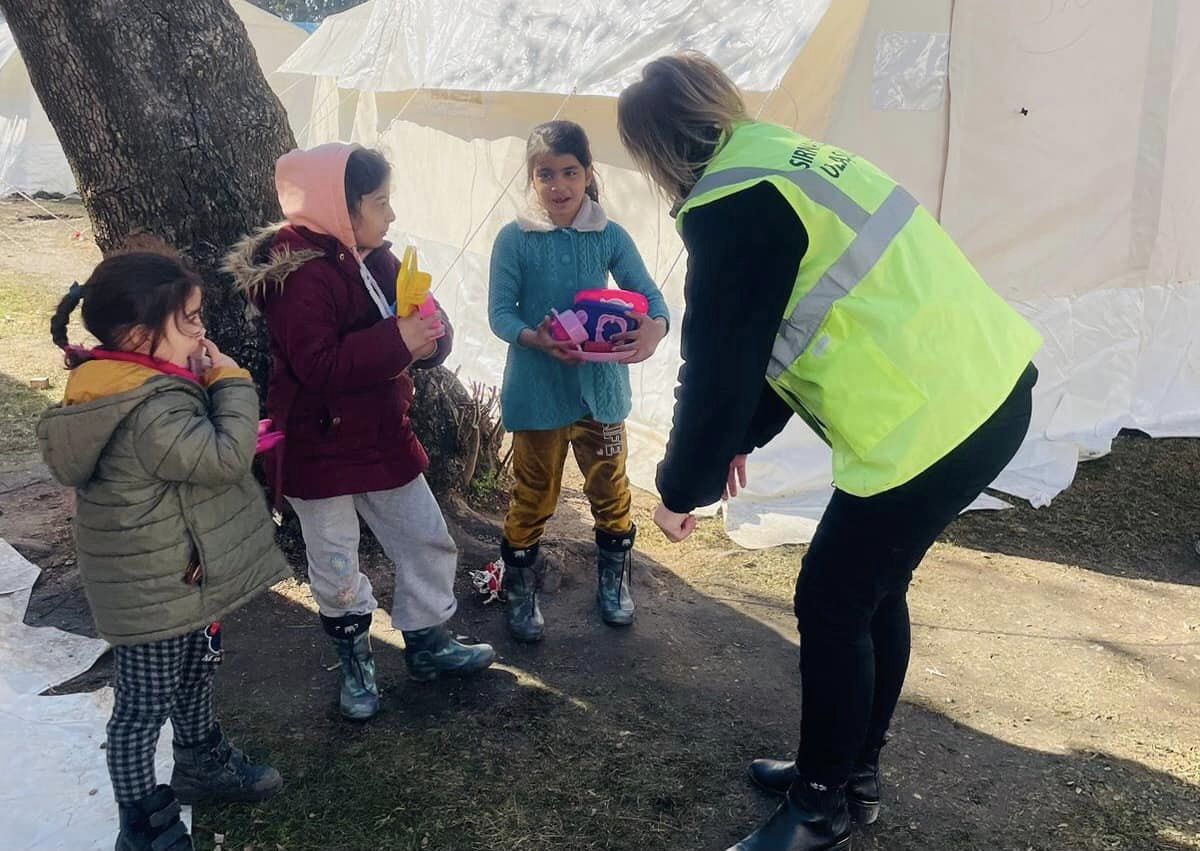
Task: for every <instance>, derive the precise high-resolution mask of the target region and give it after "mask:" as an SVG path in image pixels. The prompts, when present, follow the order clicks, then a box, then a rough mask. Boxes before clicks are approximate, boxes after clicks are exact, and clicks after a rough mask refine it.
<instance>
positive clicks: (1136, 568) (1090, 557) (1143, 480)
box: [942, 434, 1200, 585]
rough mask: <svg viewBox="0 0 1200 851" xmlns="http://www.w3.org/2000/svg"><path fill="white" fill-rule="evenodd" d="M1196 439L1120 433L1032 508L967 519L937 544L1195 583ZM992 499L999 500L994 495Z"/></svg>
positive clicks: (1199, 480) (1199, 505)
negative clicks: (1046, 501)
mask: <svg viewBox="0 0 1200 851" xmlns="http://www.w3.org/2000/svg"><path fill="white" fill-rule="evenodd" d="M1198 493H1200V440H1183V439H1162V440H1153V441H1152V440H1150V439H1149V438H1147V437H1144V436H1137V435H1133V434H1126V435H1122V436H1120V437H1118V438H1117V439H1116V440H1115V441H1114V442H1113V448H1112V452H1111V453H1110V454H1109V455H1107V456H1105V457H1103V458H1099V459H1097V460H1095V461H1088V462H1087V463H1083V464H1080V465H1079V470H1078V473H1077V475H1076V477H1075V481H1074V482H1073V483H1072V484H1071V487H1070V488H1068V489H1067V490H1066V491H1064V492H1063V493H1062V494H1060V495H1059V496H1058V497H1057V498H1056V499H1055V500H1054V502H1053V503H1052V504H1051V505H1050V506H1048V507H1046V508H1041V509H1033V508H1031V507H1030V506H1029V505H1028V504H1027V503H1025V502H1023V501H1019V500H1013V499H1012V498H1011V497H1009V498H1007V500H1008V501H1009V502H1012V503H1013V505H1014V507H1013V508H1012V509H1010V510H1007V511H1001V512H972V513H970V514H967V515H964V516H963V517H961V518H959V519H958V520H957V521H956V522H955V523H954V524H953V525H952V526H951V527H950V528H949V529H948V530H947V531H946V532H945V534H944V535H943V536H942V540H944V541H946V542H948V543H951V544H956V545H958V546H962V547H968V548H970V549H974V550H979V551H982V552H996V553H1004V554H1006V555H1013V556H1021V557H1024V558H1031V559H1038V560H1040V561H1051V562H1056V563H1058V564H1067V565H1076V566H1079V567H1083V568H1086V569H1088V570H1094V571H1096V572H1098V573H1104V574H1107V575H1110V576H1121V577H1128V578H1134V579H1151V580H1155V581H1158V582H1173V583H1178V584H1183V585H1200V555H1198V554H1197V552H1196V549H1195V546H1194V537H1195V535H1196V534H1197V533H1200V497H1198ZM1000 496H1002V497H1003V496H1004V495H1003V494H1000Z"/></svg>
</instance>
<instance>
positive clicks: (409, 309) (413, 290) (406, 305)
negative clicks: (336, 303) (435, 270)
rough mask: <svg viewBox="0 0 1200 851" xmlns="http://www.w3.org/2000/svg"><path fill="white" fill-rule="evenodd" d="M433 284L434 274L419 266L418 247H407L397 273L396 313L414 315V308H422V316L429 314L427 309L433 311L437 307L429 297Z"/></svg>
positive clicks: (398, 314)
mask: <svg viewBox="0 0 1200 851" xmlns="http://www.w3.org/2000/svg"><path fill="white" fill-rule="evenodd" d="M432 284H433V275H430V274H429V273H428V272H422V271H421V270H420V269H419V268H417V249H415V248H413V247H412V246H411V245H410V246H408V247H407V248H405V249H404V258H403V259H402V260H401V261H400V271H399V272H398V273H397V274H396V315H397V316H412V313H413V311H414V310H420V311H421V315H422V316H425V315H427V311H428V312H429V313H432V312H433V310H434V309H435V308H434V306H433V300H432V299H431V298H430V297H429V288H430V286H431V285H432ZM427 305H428V307H427Z"/></svg>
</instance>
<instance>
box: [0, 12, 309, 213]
mask: <svg viewBox="0 0 1200 851" xmlns="http://www.w3.org/2000/svg"><path fill="white" fill-rule="evenodd" d="M231 5H232V6H233V9H234V11H235V12H236V13H237V14H238V17H240V18H241V19H242V23H243V24H245V26H246V31H247V33H248V34H249V36H250V43H251V44H253V45H254V50H255V52H256V53H257V55H258V61H259V64H260V65H261V66H262V68H263V72H264V73H265V74H266V75H267V82H268V83H269V84H270V86H271V88H272V90H273V91H274V92H275V93H276V95H277V96H278V97H279V99H280V101H281V102H282V103H283V106H284V109H286V110H287V113H288V116H289V119H290V120H291V121H292V125H293V128H295V129H300V127H302V126H303V125H304V124H306V123H307V121H308V116H309V114H310V113H311V111H312V104H313V89H314V84H313V81H312V80H311V79H308V78H305V77H290V76H285V75H282V74H277V73H275V69H276V68H277V67H278V66H279V65H280V63H282V62H283V61H284V60H285V59H287V57H288V56H290V55H291V54H292V53H293V52H295V50H296V49H297V48H298V47H299V46H300V45H301V44H302V43H303V41H304V39H305V38H307V33H306V32H305V31H304V30H302V29H301V28H300V27H297V26H295V25H293V24H289V23H288V22H287V21H284V20H282V19H280V18H277V17H275V16H274V15H272V14H270V13H269V12H264V11H263V10H261V9H259V8H257V7H255V6H253V5H251V4H250V3H248V2H246V0H231ZM297 122H299V126H297ZM13 190H20V191H22V192H38V191H43V192H57V193H60V194H63V195H66V194H69V193H72V192H74V191H75V176H74V175H73V174H72V173H71V167H70V165H69V164H68V163H67V158H66V156H65V155H64V154H63V151H62V146H61V145H60V144H59V142H58V136H57V134H56V133H55V132H54V127H53V126H52V125H51V124H50V119H49V118H47V117H46V113H45V110H43V109H42V106H41V104H40V103H39V102H38V98H37V94H36V93H35V92H34V90H33V84H32V82H30V79H29V72H28V71H27V70H26V68H25V63H24V61H23V60H22V59H21V56H20V54H19V53H18V52H17V45H16V42H15V41H14V40H13V37H12V33H11V31H10V30H9V28H8V25H7V24H4V23H2V22H0V192H3V193H7V192H11V191H13Z"/></svg>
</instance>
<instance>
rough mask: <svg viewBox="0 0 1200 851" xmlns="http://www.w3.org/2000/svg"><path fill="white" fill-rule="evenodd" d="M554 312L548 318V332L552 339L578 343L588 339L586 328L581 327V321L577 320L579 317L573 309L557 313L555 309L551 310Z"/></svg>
mask: <svg viewBox="0 0 1200 851" xmlns="http://www.w3.org/2000/svg"><path fill="white" fill-rule="evenodd" d="M550 312H551V313H552V314H554V316H553V318H552V319H551V320H550V334H551V336H553V337H554V339H556V340H558V341H559V342H563V343H568V342H569V343H574V344H575V345H577V346H578V345H579V344H581V343H583V342H585V341H586V340H587V339H588V332H587V328H584V327H583V323H582V322H580V321H579V317H578V316H577V315H576V314H575V311H573V310H568V311H565V312H563V313H559V312H558V311H557V310H551V311H550Z"/></svg>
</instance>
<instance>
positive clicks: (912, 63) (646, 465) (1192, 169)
mask: <svg viewBox="0 0 1200 851" xmlns="http://www.w3.org/2000/svg"><path fill="white" fill-rule="evenodd" d="M551 5H553V6H555V7H557V11H556V10H554V9H551V8H550V6H551ZM594 6H595V4H593V3H590V2H581V3H577V4H574V5H572V6H571V8H570V10H569V11H563V7H562V4H551V3H549V0H547V2H544V3H534V4H533V5H531V6H528V7H525V6H522V7H521V10H520V11H519V12H517V11H513V9H512V6H511V4H509V3H506V2H503V0H479V1H478V2H475V3H471V4H442V3H436V2H434V0H371V2H369V3H367V4H365V5H364V6H361V7H359V8H356V9H355V10H353V11H351V12H349V13H346V14H344V15H339V16H335V17H334V18H331V19H329V20H328V21H326V23H325V24H323V25H322V27H321V29H319V30H318V31H317V33H316V34H315V35H314V36H313V37H312V39H311V40H310V41H309V42H308V43H306V44H305V46H304V47H303V48H302V49H301V50H300V51H299V52H297V53H296V54H294V55H293V56H292V57H291V59H289V60H288V62H287V63H286V64H285V68H286V69H287V70H289V71H291V72H294V73H307V74H310V75H312V76H313V77H314V78H315V79H316V81H317V83H316V85H317V93H316V95H315V96H314V99H313V104H314V114H313V118H312V128H313V131H312V134H311V135H310V138H309V142H310V143H315V142H317V141H327V140H331V139H344V140H353V141H359V142H363V143H366V144H373V145H378V146H379V147H381V148H382V149H383V150H384V151H385V153H387V154H388V155H389V157H390V158H391V160H392V162H393V163H394V165H395V182H394V197H395V198H396V207H397V214H398V219H397V221H396V224H395V227H394V231H393V236H394V238H396V239H397V241H401V242H403V241H407V242H411V243H413V244H416V245H417V246H418V247H419V248H420V249H421V252H422V258H423V260H424V261H425V262H426V263H428V265H429V267H430V269H431V271H433V272H434V273H435V277H436V281H437V284H436V285H437V286H438V290H437V294H438V297H439V298H440V299H441V300H442V301H443V302H444V303H445V304H446V306H447V308H448V309H449V310H450V312H451V316H452V318H453V319H454V321H455V324H456V328H457V329H458V336H457V346H458V349H457V352H456V354H455V357H454V360H453V361H452V362H451V365H458V366H460V367H461V369H462V375H463V377H464V378H467V379H472V380H478V381H484V382H489V383H497V382H498V381H499V380H500V376H501V374H502V367H503V360H504V346H503V344H501V343H500V342H499V341H498V340H496V339H495V338H494V337H493V336H492V335H491V333H490V331H489V330H488V326H487V317H486V302H487V265H488V257H489V254H490V250H491V243H492V240H493V238H494V236H495V234H496V232H497V231H498V230H499V228H500V227H502V226H503V225H504V224H505V223H506V222H507V221H509V220H510V219H511V218H512V217H513V215H514V213H515V212H516V210H517V209H518V207H519V206H520V205H521V204H522V203H523V195H524V185H525V178H524V173H523V168H522V167H523V163H522V154H523V140H524V137H525V136H526V135H527V133H528V131H529V129H530V128H531V127H532V126H533V125H534V124H536V123H538V122H540V121H544V120H547V119H549V118H551V117H553V116H555V115H556V114H557V115H560V116H561V117H564V118H570V119H573V120H576V121H579V122H580V123H581V124H583V125H584V126H585V127H586V128H587V130H588V131H589V134H590V135H591V137H592V142H593V151H594V153H595V156H596V159H597V168H598V171H599V172H600V176H601V184H602V191H603V193H604V196H605V204H606V206H607V207H608V208H609V211H610V214H611V216H612V218H613V219H615V220H616V221H618V222H620V223H621V224H623V225H624V226H625V227H626V228H627V229H629V230H630V232H631V233H632V234H633V236H634V238H635V240H636V241H637V244H638V246H639V248H640V249H641V252H642V255H643V257H644V258H645V259H646V262H647V265H648V266H649V268H650V270H651V272H652V273H653V274H654V275H655V276H656V278H657V279H658V280H659V281H660V283H661V284H662V286H663V288H664V292H665V294H666V296H667V300H668V302H669V303H670V304H671V306H672V309H673V311H674V315H675V319H676V322H677V323H678V320H679V318H680V317H681V315H682V309H683V304H682V280H683V267H684V265H685V264H684V262H682V261H680V260H679V257H680V248H681V246H680V242H679V239H678V237H677V236H676V235H675V232H674V228H673V223H672V221H671V220H670V219H669V218H668V217H667V216H666V213H665V210H664V209H663V206H662V204H661V203H660V202H659V201H658V200H657V199H656V198H655V196H654V195H653V193H652V192H651V191H650V190H649V188H648V187H647V185H646V183H645V181H644V180H642V179H641V178H640V176H638V175H637V174H636V173H635V172H634V171H633V170H632V166H631V163H630V162H629V160H628V157H627V156H626V154H625V152H624V151H623V150H622V148H621V146H620V144H619V142H618V139H617V135H616V109H615V98H614V97H613V95H614V94H616V93H617V92H619V90H620V89H621V87H622V86H623V85H624V84H625V83H627V82H628V81H629V80H630V79H631V78H632V77H633V76H635V75H636V73H637V71H638V69H639V68H640V67H641V66H642V65H643V64H644V63H645V62H646V61H648V60H649V59H651V58H653V57H654V56H655V55H659V54H661V53H664V52H667V51H670V50H675V49H680V48H684V47H697V48H700V49H703V50H704V51H705V52H707V53H708V54H709V55H710V56H711V57H713V58H714V59H715V60H716V61H717V62H718V63H720V64H721V65H722V66H723V67H725V68H726V69H727V70H728V71H729V72H730V73H731V75H732V76H733V77H734V78H735V80H736V81H737V82H738V83H739V84H740V85H741V86H742V87H743V88H744V89H745V90H746V92H747V100H748V103H749V106H750V110H751V112H752V113H753V114H761V117H762V118H764V119H768V120H772V121H775V122H777V123H781V124H786V125H788V126H791V127H794V128H796V129H798V130H800V131H801V132H805V133H808V134H809V135H813V136H816V137H818V138H824V139H827V140H829V141H831V142H834V143H837V144H840V145H844V146H845V147H847V148H849V149H850V150H853V151H856V152H858V153H859V154H861V155H863V156H866V157H867V158H869V159H871V160H873V161H875V162H877V163H878V164H879V165H881V166H883V167H884V168H885V169H886V170H888V171H889V172H891V173H892V174H893V175H894V176H895V177H896V178H897V179H898V180H900V181H901V182H902V183H904V184H905V185H906V186H908V187H909V189H910V190H911V191H912V192H913V193H914V194H915V195H916V196H917V197H918V198H919V199H920V200H921V201H922V203H923V204H925V206H927V207H928V208H930V209H931V210H932V211H934V212H935V213H937V214H938V215H939V216H940V218H941V220H942V221H943V223H944V224H945V225H946V227H947V228H948V229H949V231H950V232H951V233H952V234H953V235H954V236H955V238H956V239H957V240H958V241H959V242H960V244H961V245H962V247H963V249H964V251H965V252H966V253H967V255H968V256H969V257H971V258H972V259H973V260H974V261H975V262H976V264H977V265H978V266H979V267H980V269H981V271H982V272H983V273H984V275H985V277H986V278H987V279H988V280H989V281H990V282H991V284H992V285H993V286H994V287H995V288H996V289H997V290H998V291H999V292H1000V293H1001V294H1003V295H1004V296H1005V297H1006V298H1008V299H1009V300H1010V301H1011V302H1012V303H1013V304H1014V305H1015V306H1016V307H1017V309H1018V310H1020V311H1021V312H1022V313H1024V314H1025V315H1026V316H1028V317H1029V318H1030V319H1031V320H1032V321H1033V322H1034V323H1035V324H1036V325H1037V326H1038V327H1039V329H1040V330H1041V331H1042V332H1043V335H1044V336H1045V338H1046V347H1045V349H1044V350H1043V351H1042V353H1041V354H1040V355H1039V357H1038V359H1037V363H1038V366H1039V368H1040V369H1041V373H1042V380H1041V382H1040V384H1039V386H1038V390H1037V394H1036V411H1035V422H1034V426H1033V429H1032V431H1031V434H1030V438H1029V440H1028V441H1027V442H1026V445H1025V447H1024V448H1023V450H1022V452H1021V454H1020V455H1019V456H1018V458H1017V459H1016V460H1015V461H1014V463H1013V465H1012V466H1011V467H1010V468H1009V470H1008V471H1006V473H1005V474H1004V475H1003V476H1002V477H1001V479H1000V480H999V481H998V482H997V486H998V487H1000V488H1002V489H1004V490H1006V491H1008V492H1010V493H1013V494H1015V495H1017V496H1020V497H1023V498H1026V499H1029V500H1031V501H1032V502H1033V503H1034V504H1038V505H1042V504H1046V503H1047V502H1049V500H1050V499H1052V498H1053V497H1054V496H1055V495H1056V494H1057V493H1059V492H1060V491H1061V490H1062V489H1063V488H1065V487H1066V486H1067V485H1069V484H1070V482H1071V480H1072V479H1073V477H1074V474H1075V468H1076V464H1077V462H1078V460H1079V459H1080V457H1084V458H1087V457H1092V456H1095V455H1097V454H1102V453H1104V452H1106V451H1107V449H1108V447H1109V445H1110V442H1111V439H1112V438H1113V437H1114V436H1115V435H1116V433H1117V431H1118V430H1119V429H1120V428H1122V427H1136V428H1140V429H1143V430H1145V431H1148V432H1149V433H1151V434H1154V435H1160V436H1166V435H1197V434H1200V355H1198V354H1197V353H1196V351H1195V350H1194V347H1193V345H1192V329H1193V328H1194V327H1196V319H1197V318H1200V240H1197V239H1195V236H1196V233H1197V228H1198V225H1200V201H1198V200H1197V199H1198V198H1200V167H1198V166H1197V164H1196V161H1195V158H1194V157H1191V156H1190V153H1191V151H1193V150H1195V149H1196V147H1197V144H1200V110H1197V109H1196V108H1195V104H1197V103H1200V7H1197V6H1196V5H1195V4H1188V3H1183V2H1179V0H1096V2H1091V3H1062V4H1059V3H1045V2H1042V0H1011V2H1006V3H992V2H986V0H958V2H953V3H952V2H951V0H875V2H870V0H790V2H779V3H772V4H767V3H765V2H763V3H760V2H750V3H743V4H739V5H738V7H737V9H736V10H735V11H731V9H730V7H729V6H728V4H724V3H716V2H713V0H692V1H691V2H683V0H678V2H676V0H668V2H659V3H643V2H637V0H625V2H620V3H617V4H616V5H612V4H607V5H605V6H604V7H603V9H600V8H599V7H594ZM748 57H753V61H747V58H748ZM572 92H574V93H572ZM752 286H753V282H737V281H732V282H730V288H731V294H730V304H731V309H733V306H734V305H736V303H737V299H738V298H742V297H752V292H750V293H747V288H748V287H752ZM676 327H678V325H677V326H676ZM678 364H679V356H678V338H677V336H675V335H672V336H671V337H670V338H668V341H667V343H666V344H665V345H664V348H663V351H662V352H661V353H660V354H659V355H658V357H656V358H655V359H654V360H653V361H651V362H650V363H648V364H645V365H643V366H641V367H636V368H634V377H633V387H634V412H633V415H632V417H631V422H630V426H631V431H632V433H633V435H634V439H633V441H632V449H633V457H632V459H631V465H630V468H631V474H632V476H633V478H634V480H635V481H636V482H637V483H638V484H640V485H643V486H652V484H653V473H654V468H655V465H656V463H657V461H658V460H659V459H660V458H661V454H662V448H663V445H664V443H665V439H666V435H667V430H668V428H669V424H670V420H671V412H672V411H671V408H672V402H673V399H672V388H673V386H674V380H675V374H676V371H677V368H678ZM829 471H830V466H829V459H828V453H827V450H826V449H825V447H824V446H823V445H822V444H820V443H819V442H818V441H817V440H816V438H815V437H813V436H812V435H811V434H810V433H809V432H808V431H807V430H806V429H805V428H804V426H803V425H802V424H801V423H799V422H796V423H793V424H792V425H791V426H790V427H789V428H788V430H786V431H785V433H784V434H783V435H782V436H781V437H780V438H779V439H778V440H777V441H775V443H773V444H772V445H771V446H770V447H769V448H768V449H767V450H765V451H763V452H761V453H756V455H755V457H754V459H753V460H752V464H751V474H752V485H751V490H750V492H749V493H748V494H747V495H746V496H745V497H744V498H741V499H739V500H736V501H735V502H734V503H733V504H732V505H731V506H730V508H729V513H728V522H729V526H730V531H731V533H732V534H733V536H734V538H735V540H737V541H738V542H739V543H742V544H745V545H748V546H766V545H770V544H774V543H781V542H784V541H799V540H805V539H806V538H807V536H808V535H809V534H810V533H811V530H812V528H813V521H814V520H815V519H816V518H818V517H819V516H820V513H821V511H822V509H823V507H824V504H825V502H826V500H827V498H828V495H829V488H830V482H829V479H830V472H829Z"/></svg>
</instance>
